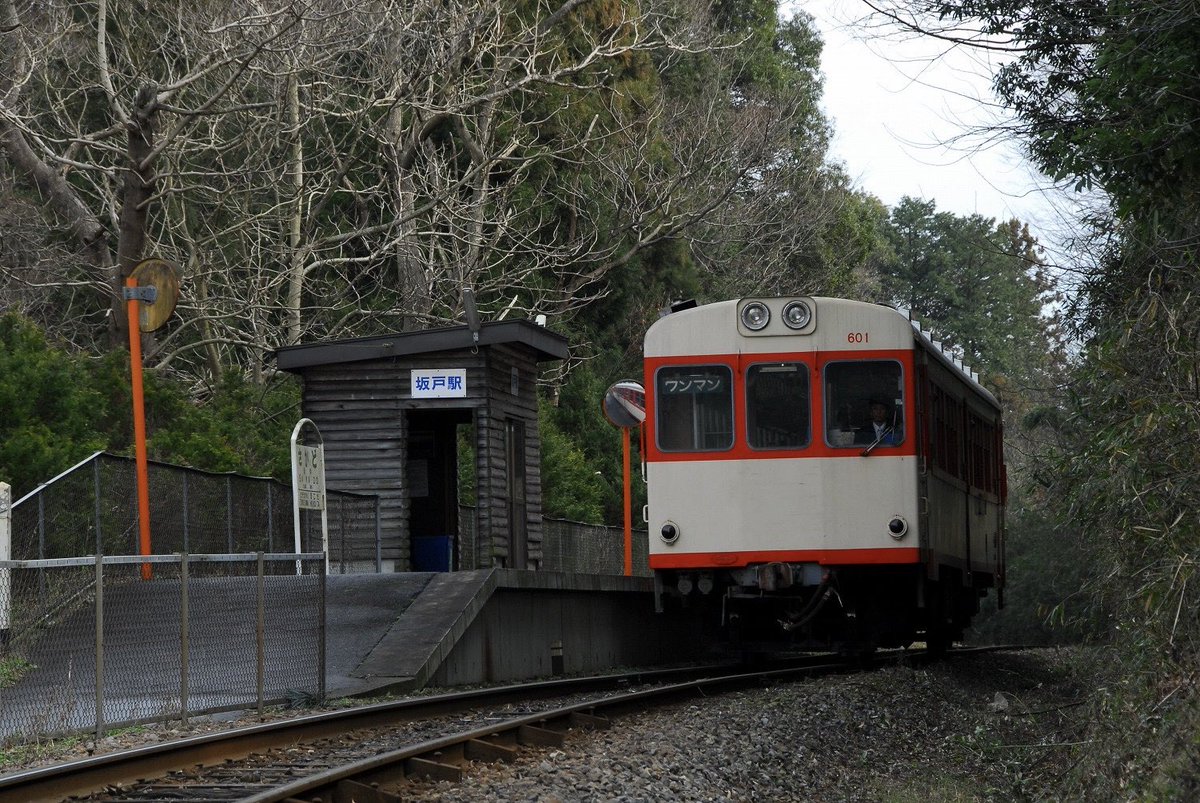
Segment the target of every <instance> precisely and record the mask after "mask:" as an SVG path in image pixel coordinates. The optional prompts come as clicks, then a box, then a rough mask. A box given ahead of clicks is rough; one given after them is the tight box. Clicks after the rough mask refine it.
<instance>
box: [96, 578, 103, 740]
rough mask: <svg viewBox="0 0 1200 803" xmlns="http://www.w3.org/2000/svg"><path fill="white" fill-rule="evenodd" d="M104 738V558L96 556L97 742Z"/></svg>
mask: <svg viewBox="0 0 1200 803" xmlns="http://www.w3.org/2000/svg"><path fill="white" fill-rule="evenodd" d="M102 736H104V556H103V555H97V556H96V741H97V742H98V741H100V738H101V737H102Z"/></svg>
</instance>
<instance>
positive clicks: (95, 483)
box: [92, 457, 104, 555]
mask: <svg viewBox="0 0 1200 803" xmlns="http://www.w3.org/2000/svg"><path fill="white" fill-rule="evenodd" d="M92 495H93V497H94V499H95V502H96V554H97V555H103V554H104V536H103V535H102V534H101V532H100V515H101V511H100V458H99V457H93V458H92Z"/></svg>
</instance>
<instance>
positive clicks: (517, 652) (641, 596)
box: [428, 588, 704, 686]
mask: <svg viewBox="0 0 1200 803" xmlns="http://www.w3.org/2000/svg"><path fill="white" fill-rule="evenodd" d="M556 644H560V645H561V646H562V669H561V671H562V673H563V674H566V675H587V674H592V673H596V672H600V671H611V670H613V669H615V668H618V667H636V666H648V665H652V664H668V663H678V662H681V661H686V660H689V659H691V658H699V657H703V655H704V646H703V644H702V643H701V639H700V627H699V624H698V622H697V621H696V620H694V619H691V618H687V617H685V616H683V615H679V614H656V613H655V612H654V599H653V595H652V594H651V593H649V592H644V593H640V592H629V591H594V590H583V591H580V590H564V589H516V588H497V589H496V591H495V593H493V594H492V596H491V597H490V598H489V599H488V601H487V603H486V605H485V606H484V608H483V610H482V611H480V613H479V615H478V616H477V617H476V618H475V619H474V621H473V622H472V623H471V625H470V626H469V627H468V628H467V630H466V632H465V633H464V634H463V635H462V637H461V638H460V639H459V640H458V642H457V643H456V644H455V645H454V647H453V649H452V650H451V651H450V654H449V655H448V656H447V657H446V659H445V661H443V662H442V664H441V665H440V666H439V667H438V669H437V671H436V672H435V673H434V674H433V676H432V677H431V679H430V681H429V684H428V685H430V686H454V685H462V684H471V683H490V682H504V681H515V680H526V679H530V678H545V677H550V676H551V675H552V674H554V672H555V669H556V668H555V666H554V662H553V660H552V654H553V650H554V647H555V645H556Z"/></svg>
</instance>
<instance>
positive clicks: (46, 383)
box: [0, 315, 106, 497]
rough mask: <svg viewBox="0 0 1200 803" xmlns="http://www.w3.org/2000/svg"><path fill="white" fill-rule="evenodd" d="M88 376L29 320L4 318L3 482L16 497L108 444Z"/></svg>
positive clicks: (100, 402) (100, 404) (0, 388)
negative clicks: (99, 425)
mask: <svg viewBox="0 0 1200 803" xmlns="http://www.w3.org/2000/svg"><path fill="white" fill-rule="evenodd" d="M88 374H89V366H88V363H87V361H85V360H83V359H80V358H75V357H71V356H69V355H67V354H66V353H64V352H62V351H59V350H56V349H54V348H52V347H51V346H50V344H49V343H47V341H46V339H45V337H44V336H43V335H42V333H41V332H40V331H38V329H37V328H36V327H34V326H33V325H32V324H30V323H29V322H28V321H25V320H23V319H22V318H19V317H18V316H16V315H5V316H3V317H0V411H3V413H2V415H0V477H3V478H4V479H5V480H6V481H8V482H9V483H10V484H11V485H12V486H13V493H14V494H15V495H16V496H17V497H19V496H22V495H24V494H25V493H27V492H29V491H31V490H32V489H33V488H34V487H35V486H36V485H37V484H38V483H39V482H41V481H43V480H47V479H49V478H50V477H52V476H54V475H55V474H57V473H58V472H60V471H62V470H63V469H65V468H68V467H69V466H71V465H72V464H74V463H76V462H78V461H79V460H82V459H83V458H84V457H87V455H89V454H91V453H92V452H95V451H97V450H99V449H102V448H104V446H105V445H106V440H105V438H104V436H103V435H102V434H101V431H100V430H99V429H98V427H97V421H98V419H100V418H102V417H103V413H104V402H105V400H104V398H103V397H102V396H101V395H100V394H99V393H98V392H97V391H96V390H95V389H94V388H92V387H90V383H89V382H88V381H87V377H88Z"/></svg>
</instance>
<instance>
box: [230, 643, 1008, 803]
mask: <svg viewBox="0 0 1200 803" xmlns="http://www.w3.org/2000/svg"><path fill="white" fill-rule="evenodd" d="M1011 649H1025V648H1024V647H1005V646H995V647H975V648H962V649H956V650H952V651H951V652H950V653H948V654H947V656H948V657H954V656H966V655H976V654H980V653H987V652H996V651H1000V650H1011ZM938 657H939V656H937V655H936V654H933V653H929V652H927V651H915V652H903V651H900V652H888V653H879V654H875V655H872V656H869V657H859V658H846V659H842V660H838V661H834V662H828V663H811V662H808V663H804V664H803V665H797V666H790V667H786V668H777V669H765V670H761V671H756V672H741V673H736V674H730V675H718V676H713V677H702V678H697V679H693V680H688V681H684V682H681V683H674V684H670V685H666V686H659V687H656V688H650V689H641V690H638V691H631V692H626V693H623V694H620V695H614V696H610V697H604V698H597V699H593V700H587V701H584V702H580V703H575V704H572V705H568V706H563V707H561V708H557V709H554V710H552V711H543V712H540V713H536V714H529V715H526V716H522V717H516V718H513V719H510V720H507V721H505V722H502V723H496V724H491V725H488V726H487V727H484V728H475V729H472V730H469V731H464V732H461V733H458V734H453V735H449V736H444V737H440V738H437V739H433V740H429V741H425V742H421V743H418V744H413V745H409V746H407V747H404V748H401V749H399V750H393V751H390V752H387V753H382V754H379V755H376V756H372V757H370V758H366V759H362V760H359V761H355V762H352V763H349V764H345V765H343V766H340V767H335V768H333V769H329V770H325V771H323V772H319V773H315V774H313V775H310V776H308V777H306V778H301V779H299V780H296V781H292V782H290V783H287V784H285V785H283V786H279V787H276V788H274V789H271V790H268V791H264V792H260V793H258V794H255V795H252V796H249V797H245V798H242V799H241V803H304V802H305V801H317V800H320V801H326V802H327V803H341V802H342V801H354V802H355V803H368V802H369V803H400V801H401V800H402V799H403V797H402V795H401V794H400V791H401V790H402V789H403V786H404V784H406V783H407V782H408V780H409V779H410V778H427V779H431V780H448V781H458V780H461V777H462V773H463V770H462V766H461V765H462V764H464V763H465V762H467V761H471V760H480V761H508V760H511V759H512V758H513V757H515V755H516V752H517V747H518V746H519V745H529V746H540V747H561V746H562V745H563V743H564V741H565V736H566V733H567V732H568V731H569V730H571V729H572V728H576V727H581V728H584V729H604V728H607V727H609V725H610V724H611V717H612V716H613V715H617V714H620V713H623V712H625V711H628V710H631V709H645V708H647V707H650V706H651V705H664V704H667V703H669V702H674V701H675V700H676V699H678V698H681V697H689V696H692V695H697V694H703V693H705V692H716V691H725V690H728V689H730V688H746V687H749V686H753V685H756V684H760V683H762V682H764V681H769V680H791V679H795V678H797V677H817V676H823V675H829V674H836V673H839V672H845V671H852V670H857V669H867V668H872V667H875V666H885V665H893V664H900V663H905V662H908V663H917V664H923V663H928V662H931V661H934V660H937V659H938Z"/></svg>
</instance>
